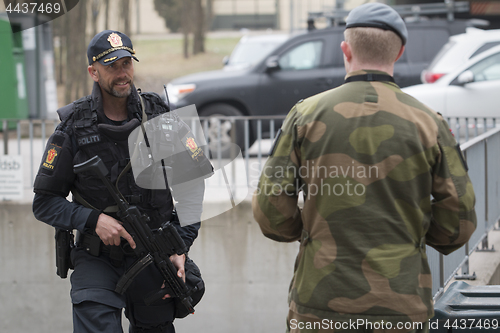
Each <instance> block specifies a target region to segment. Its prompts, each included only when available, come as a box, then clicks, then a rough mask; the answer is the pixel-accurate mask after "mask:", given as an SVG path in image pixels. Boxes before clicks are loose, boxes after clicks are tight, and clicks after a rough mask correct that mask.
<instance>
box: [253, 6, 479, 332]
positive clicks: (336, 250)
mask: <svg viewBox="0 0 500 333" xmlns="http://www.w3.org/2000/svg"><path fill="white" fill-rule="evenodd" d="M407 35H408V34H407V30H406V27H405V24H404V21H403V20H402V19H401V17H400V16H399V15H398V14H397V12H396V11H394V10H393V9H392V8H391V7H389V6H387V5H384V4H380V3H369V4H365V5H362V6H359V7H357V8H355V9H354V10H352V11H351V13H350V14H349V16H348V17H347V19H346V30H345V41H343V42H342V43H341V48H342V51H343V53H344V62H345V68H346V72H347V75H346V79H345V84H343V85H342V86H340V87H338V88H335V89H332V90H329V91H325V92H323V93H321V94H318V95H315V96H312V97H310V98H308V99H306V100H304V101H299V102H298V103H297V104H296V105H295V106H294V107H293V108H292V110H291V111H290V113H289V114H288V116H287V118H286V120H285V122H284V124H283V126H282V129H281V130H280V133H279V134H278V136H277V138H276V140H275V143H274V146H273V149H272V150H271V155H270V157H269V159H268V160H267V162H266V165H265V167H264V169H263V170H264V171H263V173H262V175H261V177H260V181H259V186H258V188H257V191H256V192H255V194H254V196H253V202H252V207H253V213H254V217H255V219H256V220H257V222H258V223H259V225H260V227H261V230H262V232H263V234H264V235H265V236H266V237H268V238H271V239H273V240H275V241H280V242H292V241H296V240H299V241H300V250H299V254H298V256H297V260H296V264H295V273H294V276H293V279H292V283H291V286H290V291H289V313H288V320H287V332H333V331H337V330H339V331H342V332H344V331H348V332H372V331H374V332H383V331H384V330H388V331H390V330H389V329H401V330H400V331H398V332H427V331H428V325H427V322H428V319H429V318H431V317H432V316H433V313H434V310H433V300H432V294H431V287H432V285H431V284H432V279H431V272H430V269H429V265H428V262H427V257H426V253H425V245H426V244H427V245H429V246H432V247H433V248H435V249H436V250H438V251H439V252H441V253H443V254H449V253H451V252H453V251H455V250H457V249H458V248H460V247H461V246H462V245H463V244H464V243H466V242H467V240H468V239H469V237H470V236H471V234H472V233H473V231H474V230H475V227H476V215H475V211H474V203H475V196H474V191H473V188H472V184H471V182H470V180H469V177H468V175H467V171H466V170H467V168H466V165H465V162H464V160H463V157H462V154H461V151H460V148H459V146H458V145H457V143H456V141H455V139H454V137H453V135H452V134H451V133H450V130H449V128H448V125H447V124H446V122H445V121H444V119H443V117H442V116H441V115H440V114H438V113H436V112H434V111H432V110H430V109H429V108H427V107H426V106H425V105H423V104H422V103H420V102H419V101H417V100H415V99H414V98H412V97H411V96H409V95H406V94H405V93H403V92H402V91H401V90H400V89H399V87H398V86H397V85H396V84H395V83H394V80H393V77H392V75H393V69H394V63H395V62H396V61H397V60H398V59H399V58H400V57H401V55H402V54H403V51H404V45H405V43H406V40H407ZM300 191H302V193H303V199H304V204H303V209H301V208H299V207H298V206H297V202H298V194H299V192H300ZM431 195H432V197H433V198H434V199H433V200H432V201H431ZM384 332H385V331H384Z"/></svg>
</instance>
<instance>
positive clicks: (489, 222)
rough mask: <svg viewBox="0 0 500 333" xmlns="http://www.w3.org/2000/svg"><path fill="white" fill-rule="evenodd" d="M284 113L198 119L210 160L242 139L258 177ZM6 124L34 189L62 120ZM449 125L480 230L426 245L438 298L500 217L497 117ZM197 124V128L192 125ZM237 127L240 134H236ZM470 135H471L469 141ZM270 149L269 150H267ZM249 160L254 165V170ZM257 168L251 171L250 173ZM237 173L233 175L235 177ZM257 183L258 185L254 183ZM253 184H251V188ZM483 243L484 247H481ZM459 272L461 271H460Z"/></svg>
mask: <svg viewBox="0 0 500 333" xmlns="http://www.w3.org/2000/svg"><path fill="white" fill-rule="evenodd" d="M283 119H284V116H264V117H211V118H204V117H200V120H201V124H202V128H203V131H204V135H205V137H206V138H207V141H208V143H209V146H210V148H211V150H212V161H213V162H214V163H219V164H220V163H221V160H223V159H226V158H227V157H234V153H235V152H234V151H230V152H227V151H226V153H229V156H225V154H223V148H224V142H227V140H228V138H229V139H231V140H232V141H233V142H238V143H239V145H240V147H241V148H242V151H243V157H244V163H245V168H246V170H247V171H248V172H246V177H247V179H246V184H247V185H249V186H250V185H251V180H252V177H253V180H255V178H256V177H257V178H258V176H259V174H260V171H261V168H262V167H263V164H264V158H265V157H267V152H268V150H269V149H268V147H270V146H271V144H270V141H271V140H266V139H267V138H273V137H274V136H275V134H276V132H277V129H278V128H279V127H280V126H281V122H282V120H283ZM0 121H1V123H2V130H3V133H2V134H3V135H2V138H3V139H2V141H3V144H2V147H3V152H2V154H4V155H7V154H17V155H23V156H24V157H25V160H26V161H29V162H27V163H26V164H28V166H29V172H27V173H25V174H26V175H27V176H28V177H29V179H30V182H29V185H28V184H26V185H25V187H29V188H32V186H33V181H34V176H35V174H36V172H37V170H38V165H39V163H40V160H41V157H42V155H43V151H44V149H45V144H46V141H47V139H48V137H49V136H50V134H51V133H52V131H53V130H54V128H55V126H56V125H57V124H58V121H57V120H17V119H4V120H0ZM447 121H448V123H449V125H450V129H451V130H452V132H453V133H454V135H455V136H456V137H457V139H458V140H459V141H460V142H462V144H461V148H462V151H463V152H464V156H465V157H466V160H467V163H468V166H469V176H470V178H471V180H472V183H473V186H474V191H475V193H476V213H477V220H478V225H477V230H476V232H475V233H474V234H473V236H472V238H471V239H470V241H469V242H468V243H467V244H466V245H465V246H464V247H463V248H461V249H459V250H458V251H455V252H454V253H452V254H450V255H448V256H443V255H442V254H439V253H438V252H437V251H435V250H434V249H432V248H429V247H428V248H427V256H428V259H429V264H430V267H431V271H432V279H433V281H432V282H433V290H432V292H433V295H434V297H435V299H437V298H438V297H439V296H440V295H441V294H442V292H443V290H444V287H445V286H446V285H447V284H448V282H450V281H451V279H453V278H454V277H457V278H465V279H473V276H471V275H470V272H469V257H470V254H471V253H472V252H474V251H483V250H485V251H487V250H488V233H489V232H490V231H491V230H492V229H493V228H494V227H495V224H496V223H497V221H498V218H499V217H500V194H499V192H500V191H499V187H500V173H499V172H498V166H499V165H500V127H497V124H496V119H494V118H448V119H447ZM193 127H194V126H193ZM238 131H239V132H238ZM471 138H472V139H471ZM266 148H267V149H266ZM250 163H254V164H255V165H256V167H254V168H250ZM252 169H253V171H254V173H253V174H252V172H250V171H252ZM238 172H241V171H238V170H236V172H234V173H233V176H234V175H235V174H237V173H238ZM254 184H256V183H254ZM250 187H252V186H250ZM479 247H480V248H479ZM459 270H461V275H457V272H458V271H459Z"/></svg>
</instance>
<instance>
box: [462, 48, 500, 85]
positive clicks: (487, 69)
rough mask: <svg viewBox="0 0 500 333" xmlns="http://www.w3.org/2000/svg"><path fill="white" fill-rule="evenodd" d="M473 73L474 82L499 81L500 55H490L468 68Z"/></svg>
mask: <svg viewBox="0 0 500 333" xmlns="http://www.w3.org/2000/svg"><path fill="white" fill-rule="evenodd" d="M469 70H470V71H472V73H474V81H476V82H479V81H492V80H500V53H497V54H495V55H492V56H490V57H488V58H486V59H483V60H482V61H480V62H478V63H477V64H475V65H474V66H472V67H470V68H469Z"/></svg>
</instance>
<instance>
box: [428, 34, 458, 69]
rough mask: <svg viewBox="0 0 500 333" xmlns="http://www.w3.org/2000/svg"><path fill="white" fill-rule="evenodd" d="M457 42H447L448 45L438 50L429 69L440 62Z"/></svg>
mask: <svg viewBox="0 0 500 333" xmlns="http://www.w3.org/2000/svg"><path fill="white" fill-rule="evenodd" d="M456 43H457V42H455V41H449V42H448V43H446V44H444V46H443V47H442V48H441V50H439V53H438V54H437V55H436V56H435V57H434V59H433V60H432V62H431V64H430V65H429V69H431V68H433V67H434V66H436V64H437V63H438V62H439V61H441V59H442V58H443V57H445V56H446V55H447V54H449V53H448V51H449V50H450V49H451V48H452V47H453V46H455V44H456Z"/></svg>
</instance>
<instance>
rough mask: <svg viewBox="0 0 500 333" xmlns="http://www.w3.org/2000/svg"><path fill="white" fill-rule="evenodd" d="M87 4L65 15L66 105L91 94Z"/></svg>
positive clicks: (79, 5) (78, 6)
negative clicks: (86, 34) (89, 85)
mask: <svg viewBox="0 0 500 333" xmlns="http://www.w3.org/2000/svg"><path fill="white" fill-rule="evenodd" d="M87 4H88V3H87V2H83V1H82V2H80V3H79V4H78V5H77V6H76V7H75V8H74V9H73V10H71V11H69V12H68V13H67V14H66V15H64V16H65V17H64V21H65V22H64V27H65V29H63V34H64V35H63V36H62V37H63V38H62V41H63V43H62V45H63V46H65V48H66V61H65V68H66V71H65V74H66V75H65V80H64V81H65V95H64V100H65V103H66V104H68V103H70V102H71V101H73V100H75V99H78V98H80V97H82V96H85V95H87V94H88V93H89V91H88V90H89V89H88V74H87V70H86V67H87V65H88V62H87V56H86V55H87V41H86V36H85V31H86V27H87Z"/></svg>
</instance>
